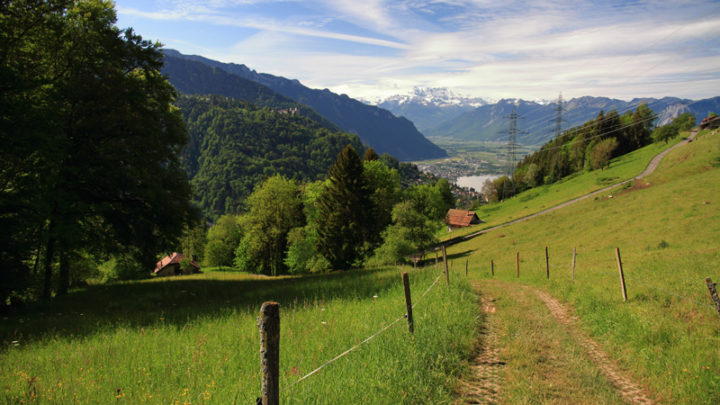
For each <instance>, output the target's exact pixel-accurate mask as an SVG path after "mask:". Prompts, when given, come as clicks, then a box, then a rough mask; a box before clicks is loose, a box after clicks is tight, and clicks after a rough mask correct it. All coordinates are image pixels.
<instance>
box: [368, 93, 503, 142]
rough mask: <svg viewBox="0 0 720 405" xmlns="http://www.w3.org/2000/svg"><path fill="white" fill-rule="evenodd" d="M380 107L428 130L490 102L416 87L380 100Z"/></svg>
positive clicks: (378, 102) (421, 128) (378, 101)
mask: <svg viewBox="0 0 720 405" xmlns="http://www.w3.org/2000/svg"><path fill="white" fill-rule="evenodd" d="M375 103H376V104H377V106H378V107H381V108H384V109H387V110H389V111H391V112H392V113H393V114H395V115H397V116H400V117H406V118H407V119H409V120H410V121H412V122H413V123H415V125H416V126H417V128H418V129H419V130H420V131H422V132H423V133H425V132H426V131H427V130H428V129H430V128H433V127H435V126H436V125H438V124H439V123H441V122H445V121H448V120H451V119H453V118H456V117H458V116H460V115H461V114H463V113H466V112H469V111H472V110H474V109H476V108H478V107H481V106H484V105H487V104H490V102H489V101H488V100H485V99H482V98H473V97H464V96H461V95H458V94H456V93H454V92H453V91H452V90H450V89H447V88H427V87H415V88H414V89H413V92H412V94H407V95H395V96H392V97H388V98H386V99H384V100H376V101H375Z"/></svg>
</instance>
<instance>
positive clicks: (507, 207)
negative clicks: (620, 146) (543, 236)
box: [443, 137, 682, 239]
mask: <svg viewBox="0 0 720 405" xmlns="http://www.w3.org/2000/svg"><path fill="white" fill-rule="evenodd" d="M681 140H682V138H681V137H678V138H675V139H674V140H673V141H671V142H670V143H668V144H667V145H666V144H664V143H654V144H651V145H648V146H646V147H644V148H641V149H638V150H635V151H633V152H631V153H628V154H626V155H623V156H620V157H618V158H616V159H613V160H612V162H611V163H610V168H609V169H605V170H594V171H591V172H580V173H577V174H574V175H571V176H568V177H566V178H564V179H562V180H560V181H559V182H557V183H553V184H547V185H542V186H539V187H535V188H532V189H530V190H527V191H524V192H522V193H520V194H518V195H516V196H514V197H512V198H509V199H507V200H505V201H503V202H502V203H497V204H488V205H484V206H482V207H480V208H478V209H477V210H475V212H476V213H477V215H478V216H479V217H480V219H482V220H483V221H485V223H483V224H479V225H475V226H472V227H468V228H464V229H461V230H456V231H454V232H452V233H445V234H444V235H443V239H449V238H453V237H456V236H460V235H466V234H469V233H472V232H476V231H479V230H481V229H484V228H488V227H491V226H495V225H499V224H502V223H505V222H508V221H511V220H513V219H517V218H521V217H525V216H528V215H530V214H534V213H536V212H538V211H542V210H544V209H547V208H550V207H554V206H556V205H558V204H561V203H563V202H565V201H569V200H572V199H573V198H577V197H580V196H582V195H585V194H588V193H591V192H593V191H595V190H599V189H601V188H604V187H607V186H609V185H611V184H614V183H617V182H620V181H623V180H627V179H630V178H633V177H635V176H637V175H638V174H640V173H641V172H642V171H643V170H645V167H647V165H648V163H650V161H651V160H652V158H653V157H654V156H655V155H657V154H658V153H660V152H662V151H663V150H665V149H667V148H669V147H671V146H673V145H674V144H676V143H678V142H680V141H681Z"/></svg>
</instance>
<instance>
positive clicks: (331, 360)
mask: <svg viewBox="0 0 720 405" xmlns="http://www.w3.org/2000/svg"><path fill="white" fill-rule="evenodd" d="M442 275H443V274H442V273H441V274H440V275H438V276H437V277H436V278H435V281H433V282H432V284H430V286H429V287H428V288H427V289H426V290H425V291H424V292H423V293H422V294H421V295H420V298H419V299H418V300H416V301H415V303H414V304H413V305H412V308H413V309H414V308H415V306H416V305H418V304H419V303H420V300H422V298H424V297H425V296H426V295H427V294H428V293H429V292H430V290H432V288H433V287H435V285H437V283H438V281H439V280H440V278H441V277H442ZM406 317H407V314H404V315H401V316H399V317H397V318H396V319H395V320H393V321H392V322H390V323H388V324H387V325H385V326H383V327H382V328H380V329H379V330H378V331H376V332H375V333H373V334H372V335H370V336H368V337H366V338H365V339H363V340H362V341H360V342H359V343H357V344H355V345H354V346H352V347H350V348H349V349H347V350H345V351H344V352H342V353H340V354H338V355H337V356H335V357H333V358H332V359H330V360H328V361H326V362H325V363H323V364H321V365H320V366H319V367H317V368H315V369H314V370H312V371H311V372H309V373H307V374H305V375H304V376H302V377H300V378H299V379H297V380H295V381H294V382H292V383H291V384H290V385H288V386H286V387H285V388H283V389H281V390H280V392H281V393H282V392H285V391H287V390H290V389H291V388H293V387H295V386H296V385H297V384H299V383H300V382H302V381H304V380H306V379H308V378H310V377H311V376H313V375H314V374H316V373H318V372H320V370H322V369H323V368H325V367H327V366H329V365H330V364H332V363H334V362H336V361H338V360H340V359H341V358H343V357H345V356H347V355H348V354H350V353H352V352H353V351H354V350H356V349H358V348H359V347H360V346H362V345H364V344H365V343H368V342H369V341H371V340H373V339H374V338H376V337H377V336H379V335H381V334H382V333H383V332H385V331H386V330H388V329H390V328H391V327H392V326H393V325H395V324H397V323H398V322H400V321H401V320H403V319H405V318H406Z"/></svg>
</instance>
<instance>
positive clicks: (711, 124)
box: [698, 115, 720, 129]
mask: <svg viewBox="0 0 720 405" xmlns="http://www.w3.org/2000/svg"><path fill="white" fill-rule="evenodd" d="M698 126H699V127H700V129H715V128H718V127H720V117H718V116H717V115H710V116H707V117H705V118H703V120H702V122H700V125H698Z"/></svg>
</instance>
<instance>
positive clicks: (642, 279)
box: [448, 131, 720, 404]
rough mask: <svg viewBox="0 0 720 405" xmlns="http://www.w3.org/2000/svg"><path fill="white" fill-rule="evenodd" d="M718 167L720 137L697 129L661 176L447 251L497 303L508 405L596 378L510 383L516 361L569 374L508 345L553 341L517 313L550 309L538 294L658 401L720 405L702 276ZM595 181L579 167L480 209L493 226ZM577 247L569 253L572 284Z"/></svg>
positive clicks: (713, 267)
mask: <svg viewBox="0 0 720 405" xmlns="http://www.w3.org/2000/svg"><path fill="white" fill-rule="evenodd" d="M660 146H663V147H664V145H660ZM657 147H658V146H651V147H649V148H645V149H643V150H639V151H637V152H635V155H634V157H635V158H637V159H635V160H634V161H623V162H619V163H617V164H614V167H613V165H611V168H610V170H606V171H605V172H606V173H605V174H604V176H605V177H610V178H616V179H622V178H623V177H624V176H627V177H625V178H630V177H632V176H633V175H636V174H638V173H639V172H641V171H642V169H643V168H644V165H645V164H646V161H647V160H649V159H646V158H643V159H640V157H642V156H645V157H649V156H651V155H653V154H655V153H657V151H653V150H652V149H653V148H657ZM632 157H633V156H632V155H631V158H632ZM633 162H634V163H633ZM630 167H633V171H630V170H629V168H630ZM719 169H720V135H718V132H717V131H715V132H714V133H710V132H708V131H703V132H701V133H700V134H699V135H698V138H697V140H696V141H694V142H692V143H690V144H687V145H685V146H683V147H680V148H678V149H676V150H674V151H672V152H670V153H669V154H668V155H667V156H665V158H664V159H663V160H662V161H661V163H660V166H659V167H658V169H657V171H656V172H655V173H653V174H652V175H650V176H649V177H647V178H645V179H643V180H635V181H634V182H633V183H632V184H629V185H626V186H622V187H618V188H617V189H615V190H612V191H611V192H609V193H607V195H602V196H598V197H596V198H594V199H593V198H590V199H587V200H584V201H581V202H578V203H576V204H573V205H571V206H569V207H566V208H564V209H562V210H559V211H555V212H551V213H547V214H545V215H542V216H540V217H536V218H532V219H529V220H527V221H524V222H520V223H517V224H513V225H511V226H508V227H504V228H500V229H495V230H492V231H490V232H488V233H486V234H483V235H480V236H478V237H476V238H474V239H471V240H469V241H466V242H463V243H460V244H457V245H454V246H452V247H450V248H449V249H448V254H449V255H450V257H452V258H455V259H456V260H458V259H459V260H460V261H462V262H464V261H465V260H466V259H467V260H469V267H470V275H471V279H473V280H474V282H475V283H476V284H477V288H478V289H479V290H480V292H481V294H489V295H490V296H492V297H493V298H494V299H496V300H497V301H496V305H497V306H498V307H499V309H498V312H497V316H496V317H497V319H498V325H499V326H498V327H499V328H501V329H502V330H503V331H504V333H499V336H500V338H499V345H500V350H501V351H502V352H503V353H504V357H503V358H502V360H503V361H504V362H506V364H507V367H506V368H505V370H504V375H505V377H506V378H508V379H510V380H509V381H508V385H509V386H508V387H506V398H507V401H508V402H509V403H513V402H515V401H521V402H526V400H527V401H529V402H546V401H547V402H553V401H554V400H560V401H561V402H562V398H565V397H564V396H562V395H561V394H558V393H562V392H565V393H566V394H567V391H564V390H562V389H560V388H559V387H563V386H573V385H575V386H578V387H581V388H582V387H585V388H586V389H587V388H588V387H592V386H594V385H596V384H597V378H588V375H587V374H577V375H574V376H568V377H567V378H568V379H566V380H563V379H560V380H557V379H556V381H552V378H550V377H548V379H550V382H548V379H540V380H538V379H537V378H524V379H522V378H521V379H517V378H513V376H514V377H518V376H522V375H525V376H527V372H528V370H527V368H523V367H532V369H530V370H529V371H530V374H531V375H532V372H533V371H537V370H538V367H539V368H540V369H541V368H542V366H543V364H544V365H545V366H548V364H550V365H552V364H554V367H555V368H556V369H562V370H565V371H567V370H568V366H566V365H562V364H558V363H557V362H558V361H559V360H558V358H557V356H555V354H556V353H554V352H552V351H550V353H546V354H545V356H544V359H545V360H544V361H545V363H543V362H539V363H536V364H535V365H534V366H532V365H531V366H528V365H527V363H528V361H527V359H528V358H529V357H531V355H530V353H529V352H528V350H520V349H519V348H518V347H516V346H515V345H516V344H519V343H520V344H522V343H523V342H525V344H527V343H528V341H534V342H535V345H534V346H532V350H531V352H532V351H538V350H542V349H541V348H543V347H546V345H548V344H553V342H552V341H551V342H546V341H543V340H540V341H538V340H537V339H536V338H537V337H538V336H540V335H542V334H543V333H546V331H545V330H542V331H540V330H538V329H537V328H536V329H533V327H532V326H531V325H532V323H531V322H530V321H529V318H528V317H529V316H531V315H527V316H525V317H523V316H517V312H518V310H519V308H520V307H521V306H523V305H524V306H529V307H532V308H534V309H533V311H530V312H529V314H532V313H537V312H538V311H540V312H543V313H547V310H546V309H545V308H544V306H543V304H542V302H541V301H540V300H538V298H537V297H535V293H534V290H541V291H545V292H549V293H550V294H551V295H552V296H554V297H556V298H559V299H560V300H561V301H562V302H564V303H566V304H569V305H568V306H569V307H571V308H574V312H575V314H576V315H577V316H578V317H579V322H580V324H581V327H582V329H583V330H584V331H586V332H587V333H588V334H589V335H590V336H591V337H592V338H593V339H595V340H596V341H597V342H598V343H599V344H600V346H601V347H602V348H603V349H604V350H605V351H606V352H607V353H608V354H609V356H610V357H611V359H612V360H613V361H615V362H617V364H618V365H619V367H620V368H621V369H623V370H626V371H627V372H628V373H629V374H630V375H631V376H633V377H634V379H635V381H639V382H640V383H641V385H642V386H643V387H644V388H645V389H646V390H647V391H648V392H649V393H650V395H651V397H653V398H655V399H656V400H658V401H659V402H661V403H687V404H691V403H692V404H700V403H702V404H717V403H720V318H718V313H717V312H716V311H715V309H714V308H713V306H712V305H711V301H710V299H709V294H708V289H707V288H706V285H705V278H706V277H711V278H712V279H713V281H718V280H720V245H718V241H720V199H719V198H718V197H720V170H719ZM613 171H615V172H613ZM592 177H593V174H592V173H586V174H583V175H581V176H577V177H575V178H573V179H570V180H568V181H566V182H564V184H559V185H554V186H551V187H550V188H547V189H541V190H537V191H535V190H530V191H528V192H526V193H524V194H520V195H519V196H516V197H515V198H513V199H512V200H510V202H509V203H508V204H502V205H496V206H495V207H493V206H488V207H487V208H486V209H485V211H484V212H485V213H486V214H489V213H490V212H492V215H487V216H486V217H485V218H489V221H488V222H489V223H490V224H495V223H502V222H505V221H506V220H507V219H509V218H511V217H518V216H524V215H525V213H526V212H528V213H529V212H537V211H540V210H541V209H542V208H546V207H549V206H553V205H556V204H557V203H560V202H562V201H564V200H567V199H569V197H571V196H572V195H575V194H576V193H577V192H578V190H580V189H589V188H592V187H598V186H599V184H597V185H596V184H592V181H590V179H592ZM573 184H575V185H573ZM588 191H589V190H588ZM533 193H536V194H537V196H536V197H535V198H533V196H532V194H533ZM551 196H558V197H556V199H552V198H551ZM560 196H563V197H560ZM610 196H612V197H610ZM493 209H495V211H494V212H493V211H492V210H493ZM481 217H483V215H481ZM483 226H487V225H481V227H483ZM545 247H547V248H548V252H549V267H550V278H549V279H548V278H546V265H545ZM616 247H618V248H620V251H621V258H622V263H623V267H624V272H625V280H626V285H627V292H628V302H623V298H622V295H621V288H620V281H619V274H618V268H617V260H616V255H615V248H616ZM573 248H575V249H576V251H577V265H576V269H575V281H574V282H573V281H571V261H572V251H573ZM518 253H519V255H520V277H519V278H517V277H516V257H517V254H518ZM491 260H493V261H494V265H495V275H494V276H492V275H491V274H490V273H491V269H490V261H491ZM518 297H521V298H518ZM537 307H540V309H538V308H537ZM513 314H515V315H513ZM513 316H515V318H513ZM545 316H547V315H545ZM549 326H552V325H549ZM549 326H548V327H549ZM537 327H538V328H539V327H543V326H537ZM557 339H559V338H555V343H557V342H556V340H557ZM525 347H526V348H527V346H525ZM575 349H577V348H575ZM548 356H549V359H548ZM540 357H543V356H540ZM533 369H534V370H533ZM596 374H597V372H596ZM553 393H555V394H553ZM513 398H514V399H513ZM531 398H535V399H533V400H530V399H531ZM538 398H540V399H538ZM542 398H545V399H542ZM581 398H582V397H581ZM590 398H592V396H591V397H590ZM566 400H568V401H571V402H576V401H577V400H578V398H572V397H570V398H566Z"/></svg>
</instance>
